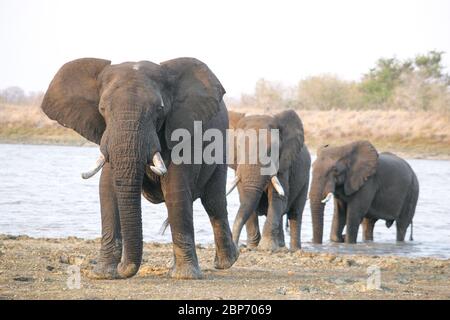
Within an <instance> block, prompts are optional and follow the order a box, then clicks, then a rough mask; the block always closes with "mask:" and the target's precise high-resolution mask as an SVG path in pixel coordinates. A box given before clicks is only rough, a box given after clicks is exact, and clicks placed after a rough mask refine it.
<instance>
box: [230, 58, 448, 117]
mask: <svg viewBox="0 0 450 320" xmlns="http://www.w3.org/2000/svg"><path fill="white" fill-rule="evenodd" d="M443 54H444V52H438V51H430V52H428V53H426V54H420V55H417V56H415V57H414V58H412V59H405V60H399V59H397V58H395V57H393V58H380V59H379V60H378V61H376V63H375V66H374V67H373V68H371V69H370V70H369V71H368V72H367V73H365V74H364V75H363V77H362V78H361V79H360V80H359V81H348V80H343V79H341V78H339V77H337V76H335V75H329V74H325V75H318V76H312V77H308V78H305V79H302V80H300V81H299V82H298V84H297V86H294V87H285V86H283V85H281V84H280V83H277V82H271V81H268V80H265V79H260V80H259V81H258V82H257V83H256V86H255V90H254V92H253V93H251V94H242V95H241V97H240V99H238V100H234V101H233V100H231V101H230V103H231V104H233V105H234V107H237V108H238V107H240V106H243V107H250V108H260V109H263V110H265V111H268V110H270V109H273V108H293V109H297V110H302V109H303V110H305V109H306V110H332V109H347V110H372V109H381V110H393V109H396V110H398V109H401V110H421V111H439V112H440V111H444V112H450V75H449V74H447V73H446V72H445V67H444V66H443V64H442V56H443Z"/></svg>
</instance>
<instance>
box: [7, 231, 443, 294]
mask: <svg viewBox="0 0 450 320" xmlns="http://www.w3.org/2000/svg"><path fill="white" fill-rule="evenodd" d="M99 246H100V243H99V240H98V239H97V240H83V239H79V238H73V237H70V238H64V239H34V238H29V237H27V236H19V237H17V236H8V235H1V236H0V298H1V299H450V259H446V260H441V259H433V258H416V259H410V258H403V257H386V256H370V255H368V256H364V255H334V254H323V253H312V252H305V251H299V252H295V253H289V252H287V251H280V252H276V253H268V252H262V251H249V250H247V249H245V248H242V249H241V255H240V257H239V260H238V261H237V263H236V264H235V265H234V266H233V267H232V268H231V269H229V270H216V269H214V268H213V260H214V248H213V247H211V246H206V247H204V246H198V247H197V254H198V258H199V262H200V266H201V268H202V271H203V275H204V279H202V280H173V279H170V278H168V276H167V272H168V266H169V265H170V262H171V259H172V247H171V244H159V243H146V244H145V246H144V256H143V263H142V266H141V268H140V270H139V273H138V274H137V275H136V276H135V277H133V278H131V279H126V280H91V279H89V278H88V277H87V275H88V274H89V271H90V270H91V269H92V268H93V266H94V265H95V263H96V257H97V251H98V248H99ZM73 266H75V267H73ZM76 266H79V267H80V288H77V286H78V285H77V282H74V281H75V280H74V279H75V278H73V277H72V278H70V277H69V274H68V270H70V269H73V268H75V270H77V267H76ZM373 266H375V267H378V268H379V270H380V275H381V278H380V280H381V281H380V284H381V287H380V289H379V290H370V289H368V287H367V278H368V268H369V267H372V268H373ZM69 278H70V279H69ZM68 279H69V280H68ZM68 281H69V283H68Z"/></svg>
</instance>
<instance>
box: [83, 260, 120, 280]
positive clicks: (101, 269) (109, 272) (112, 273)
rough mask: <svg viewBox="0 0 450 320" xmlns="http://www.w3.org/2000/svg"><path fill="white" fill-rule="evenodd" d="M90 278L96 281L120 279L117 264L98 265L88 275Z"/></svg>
mask: <svg viewBox="0 0 450 320" xmlns="http://www.w3.org/2000/svg"><path fill="white" fill-rule="evenodd" d="M87 276H88V278H90V279H94V280H112V279H119V278H120V276H119V274H118V273H117V263H103V262H101V263H98V264H97V265H96V266H95V267H94V269H93V270H92V271H90V272H89V273H88V275H87Z"/></svg>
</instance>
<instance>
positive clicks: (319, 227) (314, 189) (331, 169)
mask: <svg viewBox="0 0 450 320" xmlns="http://www.w3.org/2000/svg"><path fill="white" fill-rule="evenodd" d="M333 195H334V215H333V223H332V227H331V236H330V239H331V241H334V242H344V241H345V242H346V243H356V238H357V235H358V228H359V225H360V224H361V222H362V225H363V236H364V240H373V228H374V226H375V223H376V221H377V220H378V219H383V220H386V225H387V226H388V227H390V226H391V225H392V223H393V222H394V221H395V223H396V227H397V241H404V238H405V234H406V230H407V228H408V226H409V225H410V224H412V220H413V217H414V213H415V210H416V204H417V199H418V196H419V182H418V180H417V177H416V174H415V173H414V171H413V170H412V169H411V167H410V166H409V164H408V163H407V162H406V161H405V160H403V159H401V158H399V157H397V156H396V155H394V154H392V153H388V152H384V153H381V154H378V152H377V150H376V149H375V148H374V146H373V145H372V144H371V143H370V142H368V141H357V142H353V143H350V144H347V145H344V146H339V147H331V146H325V147H322V148H321V149H319V151H318V154H317V159H316V161H315V162H314V164H313V177H312V183H311V190H310V202H311V214H312V222H313V241H314V242H315V243H322V235H323V212H324V206H325V203H326V202H328V201H329V200H331V198H333ZM345 226H346V235H345V238H344V236H343V235H342V232H343V229H344V227H345Z"/></svg>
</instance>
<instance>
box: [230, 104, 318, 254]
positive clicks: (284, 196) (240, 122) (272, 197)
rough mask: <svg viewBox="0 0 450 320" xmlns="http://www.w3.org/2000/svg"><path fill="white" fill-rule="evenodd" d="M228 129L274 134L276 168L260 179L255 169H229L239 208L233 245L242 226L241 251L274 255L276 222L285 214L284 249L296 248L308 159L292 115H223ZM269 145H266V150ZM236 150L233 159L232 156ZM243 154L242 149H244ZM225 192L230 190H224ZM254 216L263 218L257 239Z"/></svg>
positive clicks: (279, 233) (280, 242)
mask: <svg viewBox="0 0 450 320" xmlns="http://www.w3.org/2000/svg"><path fill="white" fill-rule="evenodd" d="M229 118H230V128H231V129H242V130H243V131H244V132H245V131H246V130H255V131H257V132H259V131H260V130H261V129H267V130H269V129H278V130H279V159H278V160H279V168H278V171H277V172H276V173H275V174H274V175H272V176H271V175H262V174H261V163H257V164H250V163H234V164H232V165H231V167H232V168H233V169H235V171H236V179H235V180H234V182H233V184H232V186H231V189H232V188H234V187H235V186H236V185H237V188H238V191H239V200H240V207H239V211H238V213H237V215H236V219H235V221H234V225H233V240H234V241H235V243H236V245H237V244H238V241H239V237H240V233H241V231H242V228H243V226H244V224H245V225H246V229H247V246H248V247H256V246H258V248H260V249H263V250H270V251H274V250H277V249H278V248H280V247H284V246H285V243H284V232H283V224H282V217H283V214H285V213H287V216H288V219H289V225H290V236H291V237H290V249H291V250H296V249H299V248H300V247H301V241H300V238H301V224H302V215H303V209H304V206H305V202H306V198H307V195H308V185H309V170H310V167H311V157H310V154H309V151H308V148H307V147H306V145H305V144H304V133H303V124H302V122H301V120H300V118H299V117H298V115H297V113H296V112H295V111H293V110H287V111H283V112H281V113H278V114H276V115H274V116H268V115H253V116H245V114H243V113H236V112H229ZM268 145H269V144H267V146H268ZM237 148H238V144H237V143H236V144H235V146H234V149H235V151H234V153H235V154H237V153H238V150H237ZM246 150H247V149H246ZM229 191H231V190H229ZM258 215H266V216H267V218H266V222H265V224H264V228H263V233H262V237H261V234H260V231H259V225H258Z"/></svg>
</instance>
